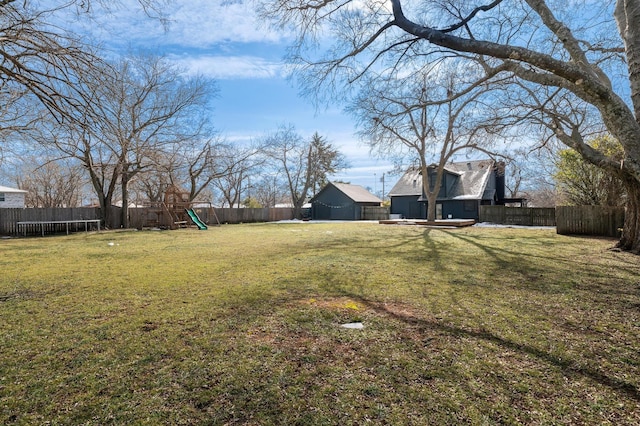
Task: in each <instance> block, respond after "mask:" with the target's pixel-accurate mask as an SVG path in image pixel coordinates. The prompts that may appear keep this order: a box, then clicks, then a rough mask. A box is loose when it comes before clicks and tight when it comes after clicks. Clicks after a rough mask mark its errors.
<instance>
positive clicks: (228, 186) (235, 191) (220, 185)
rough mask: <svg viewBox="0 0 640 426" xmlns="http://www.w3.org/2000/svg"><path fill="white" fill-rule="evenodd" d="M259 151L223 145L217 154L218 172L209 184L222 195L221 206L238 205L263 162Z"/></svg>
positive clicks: (252, 148)
mask: <svg viewBox="0 0 640 426" xmlns="http://www.w3.org/2000/svg"><path fill="white" fill-rule="evenodd" d="M260 149H261V148H259V147H257V146H250V147H241V146H235V145H225V146H223V147H222V149H221V150H220V151H219V152H218V157H217V159H216V164H217V167H216V169H217V170H218V172H217V175H216V176H215V178H214V179H213V180H212V181H211V184H212V185H213V186H214V187H215V188H216V189H217V190H218V191H219V192H220V193H221V194H222V199H223V204H225V203H226V204H227V205H228V206H229V207H237V206H238V205H240V203H241V201H242V198H243V196H244V193H245V192H246V191H247V189H248V188H249V186H250V185H251V183H250V180H251V176H252V175H255V174H256V172H257V170H259V168H260V166H261V165H262V164H263V162H264V159H263V158H262V157H261V156H260V155H259V153H260ZM254 182H255V180H254ZM249 195H250V194H247V197H248V196H249Z"/></svg>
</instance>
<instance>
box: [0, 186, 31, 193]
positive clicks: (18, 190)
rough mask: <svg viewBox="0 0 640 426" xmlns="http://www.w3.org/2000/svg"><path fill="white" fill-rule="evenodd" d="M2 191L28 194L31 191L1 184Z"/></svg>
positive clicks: (0, 189) (0, 190)
mask: <svg viewBox="0 0 640 426" xmlns="http://www.w3.org/2000/svg"><path fill="white" fill-rule="evenodd" d="M0 192H5V193H7V192H16V193H19V194H26V193H27V192H29V191H23V190H22V189H17V188H9V187H8V186H2V185H0Z"/></svg>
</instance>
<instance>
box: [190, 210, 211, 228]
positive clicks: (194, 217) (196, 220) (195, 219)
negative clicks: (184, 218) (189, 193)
mask: <svg viewBox="0 0 640 426" xmlns="http://www.w3.org/2000/svg"><path fill="white" fill-rule="evenodd" d="M187 214H188V215H189V217H190V218H191V220H192V221H193V223H195V224H196V226H197V227H198V229H199V230H201V231H204V230H206V229H207V225H205V224H204V222H202V221H201V220H200V218H199V217H198V214H197V213H196V212H194V211H193V209H187Z"/></svg>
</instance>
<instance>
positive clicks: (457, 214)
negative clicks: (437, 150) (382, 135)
mask: <svg viewBox="0 0 640 426" xmlns="http://www.w3.org/2000/svg"><path fill="white" fill-rule="evenodd" d="M435 175H436V167H435V166H430V167H429V178H430V179H429V180H430V183H431V185H432V188H433V183H435ZM500 185H504V179H502V180H499V179H498V178H497V174H496V163H495V161H493V160H490V159H487V160H475V161H465V162H459V163H448V164H447V165H446V167H445V170H444V175H443V178H442V182H441V187H440V191H439V193H438V195H437V198H436V203H437V204H438V206H437V207H436V209H437V210H436V211H439V212H441V215H442V217H443V218H446V217H448V216H449V215H451V216H452V217H454V218H469V219H472V218H475V219H477V215H478V211H479V206H480V205H481V204H494V203H496V202H499V199H500V198H501V197H503V194H504V189H502V191H501V188H500V187H499V186H500ZM414 196H415V198H412V197H414ZM389 197H391V213H392V214H401V215H403V216H405V217H411V218H420V217H422V216H425V217H426V208H425V205H426V201H427V200H426V196H425V194H423V192H422V175H421V174H420V170H419V169H418V168H415V167H413V168H410V169H409V170H407V172H406V173H405V174H404V175H403V176H402V177H401V178H400V179H399V180H398V182H397V183H396V184H395V185H394V187H393V188H392V189H391V191H390V192H389ZM413 204H421V205H422V207H420V206H417V205H413ZM416 215H419V216H416Z"/></svg>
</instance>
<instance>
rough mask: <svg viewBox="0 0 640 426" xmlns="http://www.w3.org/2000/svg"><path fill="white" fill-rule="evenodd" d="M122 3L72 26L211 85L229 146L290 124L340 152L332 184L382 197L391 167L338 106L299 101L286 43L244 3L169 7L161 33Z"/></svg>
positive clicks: (131, 3)
mask: <svg viewBox="0 0 640 426" xmlns="http://www.w3.org/2000/svg"><path fill="white" fill-rule="evenodd" d="M121 3H122V7H120V8H118V9H117V10H115V11H114V12H113V13H111V14H108V15H106V14H105V15H100V16H98V17H97V18H96V20H95V21H93V22H88V21H87V20H86V19H84V20H81V21H80V22H74V23H73V24H72V25H82V26H83V29H82V31H85V32H88V33H90V34H91V35H92V37H94V38H95V39H96V40H97V41H99V42H102V43H103V45H104V47H105V48H106V49H108V50H112V51H114V53H116V54H117V53H126V52H127V51H136V50H139V49H140V50H147V51H152V52H155V53H158V54H162V55H165V56H166V57H168V58H169V59H170V60H172V61H174V62H175V63H176V64H178V65H180V66H181V67H183V68H185V69H186V70H188V72H190V73H194V74H196V73H199V74H203V75H205V76H208V77H212V78H214V79H216V80H217V82H218V86H219V89H220V92H219V97H218V99H216V100H215V101H214V102H213V104H214V108H215V110H214V124H215V125H216V127H217V128H218V129H219V130H220V131H221V132H222V134H223V135H224V136H225V137H226V138H227V140H229V141H232V142H237V143H246V142H249V141H251V140H252V138H256V137H259V136H260V135H263V134H265V133H267V132H270V131H272V130H275V129H276V128H277V126H278V125H280V124H293V125H294V126H295V127H296V129H297V130H298V132H299V133H300V134H301V135H302V136H304V137H310V136H311V135H312V134H313V133H314V132H316V131H317V132H318V133H319V134H320V135H322V136H325V137H326V138H327V139H328V140H329V141H330V142H331V143H332V144H334V146H337V147H339V149H340V150H341V152H342V153H344V154H345V155H346V157H347V159H348V161H349V163H350V166H351V167H350V168H349V169H348V170H345V171H344V172H342V173H340V174H338V175H336V176H334V179H340V180H346V181H349V182H351V183H354V184H358V185H362V186H365V187H370V188H371V189H372V190H376V191H381V189H382V188H381V184H380V183H379V180H380V177H381V176H382V173H384V172H388V171H389V170H390V169H391V168H392V165H391V163H390V162H389V161H385V160H382V159H377V158H373V157H372V156H370V155H369V150H368V148H367V146H366V145H364V144H362V143H361V142H359V141H358V139H357V137H356V136H355V127H354V125H353V122H352V120H351V119H350V117H347V116H346V115H345V114H344V113H343V112H342V106H341V105H328V106H325V107H323V108H321V109H320V110H316V109H315V108H314V106H313V105H312V104H311V102H310V101H309V100H306V99H304V98H302V97H300V96H298V90H297V88H296V87H294V85H293V83H292V82H290V81H288V79H287V75H286V71H285V68H286V64H285V63H284V59H283V58H284V56H285V51H286V47H287V45H288V43H289V42H290V41H291V39H290V38H289V37H288V35H287V34H284V33H278V32H275V31H273V30H271V29H269V28H267V27H265V26H261V25H258V22H259V21H258V19H256V16H255V13H254V11H253V10H252V8H251V5H250V4H249V2H243V1H220V0H213V1H211V0H192V1H177V2H171V4H169V5H168V6H167V9H165V13H166V15H167V17H168V18H169V25H168V26H167V28H163V26H162V25H161V24H160V23H159V22H158V21H156V20H153V19H149V18H147V17H145V16H144V14H143V13H142V12H140V11H138V9H139V8H138V7H137V1H136V0H123V1H122V2H121ZM70 25H71V24H70ZM386 189H387V191H388V190H389V189H390V187H389V186H387V188H386Z"/></svg>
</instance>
